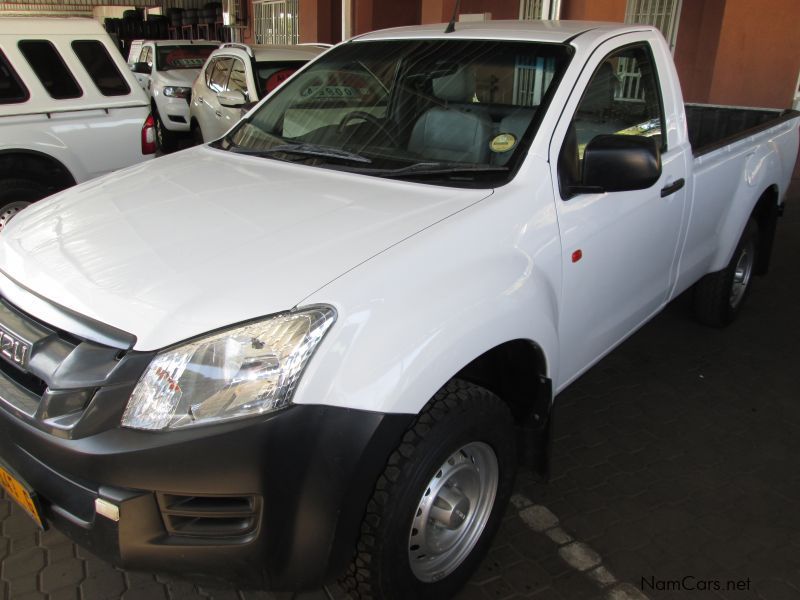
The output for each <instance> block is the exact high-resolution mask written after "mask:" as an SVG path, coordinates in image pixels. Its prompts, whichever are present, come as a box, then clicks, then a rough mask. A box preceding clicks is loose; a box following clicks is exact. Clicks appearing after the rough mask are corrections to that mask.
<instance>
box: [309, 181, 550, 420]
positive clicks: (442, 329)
mask: <svg viewBox="0 0 800 600" xmlns="http://www.w3.org/2000/svg"><path fill="white" fill-rule="evenodd" d="M539 181H541V182H542V184H541V185H540V186H536V188H534V187H533V186H529V187H528V188H527V189H526V188H525V187H524V186H514V185H513V184H509V185H507V186H505V187H504V188H501V189H500V190H498V191H496V193H495V194H494V195H492V196H489V197H488V198H486V199H485V200H483V201H481V202H479V203H477V204H475V205H472V206H470V207H469V208H467V209H465V210H463V211H461V212H459V213H457V214H455V215H453V216H451V217H449V218H447V219H445V220H444V221H442V222H439V223H437V224H435V225H433V226H431V227H429V228H427V229H425V230H424V231H422V232H420V233H418V234H416V235H415V236H412V237H411V238H409V239H407V240H405V241H403V242H401V243H400V244H397V245H396V246H394V247H392V248H390V249H388V250H386V251H384V252H383V253H381V254H380V255H378V256H377V257H374V258H373V259H371V260H369V261H368V262H366V263H364V264H362V265H360V266H359V267H357V268H356V269H354V270H352V271H350V272H348V273H346V274H345V275H343V276H342V277H340V278H339V279H337V280H335V281H333V282H332V283H330V284H329V285H327V286H326V287H324V288H322V289H321V290H319V291H318V292H316V293H314V294H313V295H311V296H310V297H308V298H306V299H305V300H304V301H303V302H302V303H301V304H314V303H327V304H332V305H333V306H335V307H336V309H337V311H338V321H337V323H336V324H335V325H334V327H333V328H332V329H331V331H330V332H329V333H328V337H327V338H326V339H325V340H324V342H323V344H322V345H321V346H320V348H319V350H318V353H317V355H316V356H315V357H314V358H313V359H312V361H311V362H310V364H309V367H308V370H307V372H306V373H305V374H304V376H303V377H302V379H301V382H300V386H299V387H298V389H297V392H296V394H295V397H294V401H295V402H296V403H300V404H329V405H333V406H341V407H350V408H357V409H362V410H372V411H379V412H388V413H411V414H416V413H418V412H419V411H420V410H421V408H422V407H423V406H424V404H425V403H426V402H427V401H428V400H429V399H430V398H431V396H433V394H434V393H435V392H436V391H437V390H438V389H439V388H440V387H441V386H442V385H444V384H445V383H446V382H447V381H448V380H449V379H450V378H451V377H452V376H453V375H454V374H456V373H457V372H458V371H459V370H460V369H461V368H463V367H464V366H465V365H467V364H469V363H470V362H471V361H472V360H473V359H475V358H476V357H478V356H480V355H481V354H483V353H484V352H486V351H487V350H489V349H491V348H494V347H495V346H498V345H500V344H502V343H504V342H506V341H509V340H515V339H528V340H532V341H534V342H535V343H536V344H537V345H538V346H539V347H540V348H541V350H542V352H543V353H544V355H545V358H546V360H547V359H548V358H549V357H555V356H557V355H558V352H557V350H558V339H557V331H556V323H557V322H558V318H557V317H558V314H557V307H558V298H559V293H560V285H561V269H560V241H559V236H558V228H557V224H556V215H555V210H554V205H553V199H552V195H550V194H549V193H548V191H549V189H552V188H548V187H547V186H549V180H548V178H547V176H546V174H545V175H544V176H543V178H542V179H539ZM537 188H538V191H537ZM532 195H533V197H531V196H532ZM547 363H548V365H551V364H552V363H551V361H550V360H547ZM532 367H533V366H532ZM536 375H538V373H536V372H534V371H533V368H532V372H531V376H536ZM546 375H547V376H548V377H552V376H553V374H552V372H550V373H547V374H546Z"/></svg>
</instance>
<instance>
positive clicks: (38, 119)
mask: <svg viewBox="0 0 800 600" xmlns="http://www.w3.org/2000/svg"><path fill="white" fill-rule="evenodd" d="M154 137H155V133H154V128H153V120H152V117H150V105H149V102H148V100H147V96H146V95H145V93H144V92H143V91H142V90H141V89H140V88H139V86H138V85H137V84H136V79H135V78H134V76H133V75H132V74H131V73H130V71H129V70H128V69H127V68H126V66H125V61H124V60H123V59H122V57H121V56H120V55H119V51H118V50H117V49H116V48H115V47H114V44H113V43H112V41H111V38H109V37H108V34H107V33H106V32H105V31H104V30H103V28H102V27H101V26H100V24H99V23H97V22H96V21H93V20H91V19H31V18H8V19H0V229H2V228H3V227H4V226H5V224H6V223H7V222H8V220H9V219H10V218H12V217H13V216H14V215H16V213H18V212H19V211H20V210H22V209H23V208H24V207H25V206H27V205H28V204H30V203H31V202H34V201H36V200H39V199H40V198H43V197H45V196H48V195H50V194H53V193H55V192H58V191H60V190H63V189H64V188H67V187H69V186H71V185H74V184H76V183H81V182H83V181H86V180H88V179H91V178H93V177H97V176H99V175H104V174H106V173H110V172H111V171H115V170H117V169H121V168H123V167H127V166H130V165H133V164H136V163H139V162H141V161H143V160H146V159H148V158H151V157H152V156H153V154H154V153H155V150H156V148H155V143H154Z"/></svg>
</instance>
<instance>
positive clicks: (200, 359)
mask: <svg viewBox="0 0 800 600" xmlns="http://www.w3.org/2000/svg"><path fill="white" fill-rule="evenodd" d="M335 318H336V313H335V312H334V310H333V309H332V308H330V307H315V308H312V309H308V310H303V311H298V312H295V313H287V314H283V315H278V316H275V317H271V318H269V319H265V320H263V321H258V322H256V323H250V324H249V325H243V326H241V327H237V328H235V329H229V330H227V331H223V332H222V333H216V334H214V335H210V336H207V337H203V338H200V339H197V340H194V341H192V342H189V343H186V344H183V345H181V346H178V347H175V348H172V349H169V350H165V351H163V352H160V353H159V354H157V355H156V357H155V358H154V359H153V361H152V362H151V363H150V366H149V367H148V368H147V371H145V373H144V375H142V377H141V378H140V379H139V382H138V383H137V384H136V388H135V389H134V390H133V394H131V397H130V399H129V400H128V406H127V407H126V408H125V414H123V416H122V425H123V426H124V427H132V428H135V429H178V428H180V427H188V426H191V425H200V424H207V423H215V422H219V421H226V420H228V419H238V418H241V417H249V416H253V415H260V414H264V413H267V412H270V411H274V410H278V409H280V408H284V407H285V406H286V405H288V404H289V402H290V401H291V398H292V393H293V392H294V389H295V387H296V386H297V381H298V379H299V378H300V374H301V373H302V372H303V369H304V367H305V366H306V363H307V362H308V359H309V358H310V357H311V355H312V354H313V353H314V350H315V349H316V347H317V345H318V344H319V342H320V341H321V340H322V338H323V337H324V335H325V332H326V331H327V330H328V328H329V327H330V326H331V324H332V323H333V321H334V319H335Z"/></svg>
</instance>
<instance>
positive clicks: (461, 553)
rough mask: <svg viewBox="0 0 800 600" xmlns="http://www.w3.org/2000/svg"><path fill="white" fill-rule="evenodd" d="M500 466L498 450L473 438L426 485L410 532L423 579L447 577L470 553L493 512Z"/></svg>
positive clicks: (412, 559) (414, 566)
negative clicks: (472, 440)
mask: <svg viewBox="0 0 800 600" xmlns="http://www.w3.org/2000/svg"><path fill="white" fill-rule="evenodd" d="M499 480H500V467H499V464H498V462H497V455H496V454H495V452H494V450H492V448H491V447H490V446H489V445H488V444H485V443H483V442H472V443H469V444H466V445H465V446H462V447H461V448H459V449H458V450H457V451H455V452H453V454H451V455H450V456H449V457H448V458H447V460H445V461H444V463H443V464H442V465H441V466H440V467H439V469H437V472H436V473H435V474H434V476H433V478H432V479H431V480H430V481H429V482H428V485H427V486H425V491H424V492H423V494H422V497H421V498H420V501H419V503H418V505H417V509H416V511H415V513H414V517H413V519H412V522H411V530H410V531H409V536H408V560H409V563H410V565H411V571H412V573H414V575H415V576H416V577H417V579H419V580H420V581H424V582H432V581H438V580H440V579H442V578H444V577H447V576H448V575H449V574H450V573H452V572H453V571H455V570H456V569H457V568H458V567H459V565H461V563H462V562H464V559H466V558H467V556H469V553H470V552H472V549H473V548H474V547H475V544H477V543H478V539H480V536H481V534H482V533H483V530H484V528H485V527H486V523H487V522H488V521H489V517H490V515H491V514H492V507H493V506H494V500H495V496H496V495H497V486H498V482H499Z"/></svg>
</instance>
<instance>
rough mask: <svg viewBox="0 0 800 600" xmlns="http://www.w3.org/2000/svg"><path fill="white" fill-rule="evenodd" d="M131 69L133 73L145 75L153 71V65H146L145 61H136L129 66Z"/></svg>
mask: <svg viewBox="0 0 800 600" xmlns="http://www.w3.org/2000/svg"><path fill="white" fill-rule="evenodd" d="M131 70H132V71H133V72H134V73H144V74H146V75H149V74H150V73H152V72H153V67H151V66H150V65H148V64H147V63H146V62H137V63H133V67H131Z"/></svg>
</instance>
